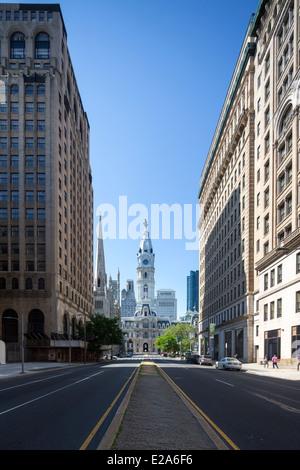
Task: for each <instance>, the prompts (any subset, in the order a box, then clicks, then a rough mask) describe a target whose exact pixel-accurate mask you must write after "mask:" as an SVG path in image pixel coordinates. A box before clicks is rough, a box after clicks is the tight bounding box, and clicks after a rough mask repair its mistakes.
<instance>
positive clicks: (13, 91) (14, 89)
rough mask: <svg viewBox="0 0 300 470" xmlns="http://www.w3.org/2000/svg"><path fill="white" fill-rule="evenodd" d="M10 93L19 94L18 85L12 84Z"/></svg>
mask: <svg viewBox="0 0 300 470" xmlns="http://www.w3.org/2000/svg"><path fill="white" fill-rule="evenodd" d="M10 94H11V95H18V94H19V87H18V85H12V86H11V87H10Z"/></svg>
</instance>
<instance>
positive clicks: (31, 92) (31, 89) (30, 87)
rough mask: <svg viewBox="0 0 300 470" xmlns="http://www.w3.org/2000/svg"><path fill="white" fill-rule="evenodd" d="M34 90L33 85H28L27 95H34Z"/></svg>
mask: <svg viewBox="0 0 300 470" xmlns="http://www.w3.org/2000/svg"><path fill="white" fill-rule="evenodd" d="M33 91H34V88H33V85H26V88H25V95H33Z"/></svg>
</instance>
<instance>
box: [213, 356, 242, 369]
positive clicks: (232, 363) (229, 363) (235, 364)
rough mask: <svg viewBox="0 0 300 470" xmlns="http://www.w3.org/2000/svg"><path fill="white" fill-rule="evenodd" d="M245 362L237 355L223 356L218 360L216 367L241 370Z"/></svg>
mask: <svg viewBox="0 0 300 470" xmlns="http://www.w3.org/2000/svg"><path fill="white" fill-rule="evenodd" d="M242 367H243V364H242V363H241V362H240V361H239V360H238V359H235V357H223V358H222V359H220V361H217V362H216V369H236V370H241V369H242Z"/></svg>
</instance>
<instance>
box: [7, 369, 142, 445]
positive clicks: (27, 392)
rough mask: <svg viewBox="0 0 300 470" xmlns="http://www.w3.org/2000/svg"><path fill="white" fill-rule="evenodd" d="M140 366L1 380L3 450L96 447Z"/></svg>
mask: <svg viewBox="0 0 300 470" xmlns="http://www.w3.org/2000/svg"><path fill="white" fill-rule="evenodd" d="M136 366H137V364H136V363H134V362H127V363H125V362H124V363H117V362H116V363H108V364H106V365H91V366H84V367H73V368H70V369H64V370H58V369H57V370H54V371H53V370H52V371H51V372H50V371H48V372H44V373H41V374H38V375H33V376H28V377H24V376H23V377H19V378H14V379H12V380H5V381H1V382H0V436H1V437H0V449H1V450H79V449H84V450H93V449H96V448H97V446H98V445H99V442H100V440H101V438H102V436H103V435H104V433H105V432H106V429H107V427H108V425H109V423H110V421H111V419H112V417H113V415H114V413H115V411H116V409H117V408H118V406H119V404H120V401H121V400H122V398H123V396H124V393H125V392H126V390H127V387H128V386H129V383H128V385H126V383H127V381H128V379H129V378H130V377H131V375H132V374H133V372H134V371H135V370H136ZM125 385H126V386H125ZM124 386H125V388H124ZM123 388H124V390H123V391H122V389H123ZM119 395H120V396H119ZM114 402H115V403H114ZM113 405H114V406H113ZM106 415H107V416H106Z"/></svg>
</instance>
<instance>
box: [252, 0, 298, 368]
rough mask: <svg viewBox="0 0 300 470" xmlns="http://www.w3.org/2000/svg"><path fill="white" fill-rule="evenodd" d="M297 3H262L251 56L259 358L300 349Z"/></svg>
mask: <svg viewBox="0 0 300 470" xmlns="http://www.w3.org/2000/svg"><path fill="white" fill-rule="evenodd" d="M299 7H300V3H299V1H297V0H289V1H275V0H274V1H269V2H262V4H261V5H260V8H259V9H258V11H257V14H256V17H255V19H254V21H253V26H252V30H251V36H252V37H253V38H255V40H256V55H255V81H254V96H255V112H256V127H255V162H254V175H255V183H256V185H255V195H256V198H257V197H258V195H260V204H256V205H255V217H254V224H255V229H256V230H255V250H254V256H255V267H256V270H257V277H258V282H259V288H258V291H257V294H256V297H255V299H256V302H255V305H256V316H255V337H254V342H255V348H256V351H257V353H256V357H258V358H262V357H263V355H264V354H267V355H268V357H269V358H271V357H272V356H273V354H275V353H276V354H277V356H278V358H279V359H280V360H281V361H288V360H296V355H297V354H296V353H297V349H298V348H299V347H300V308H299V296H300V271H299V259H300V157H299V155H300V154H299V149H300V145H299V139H300V132H299V129H300V115H299V109H300V108H299V106H300V95H299V90H300V67H299V45H298V44H299V39H300V32H299V21H298V20H299Z"/></svg>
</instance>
